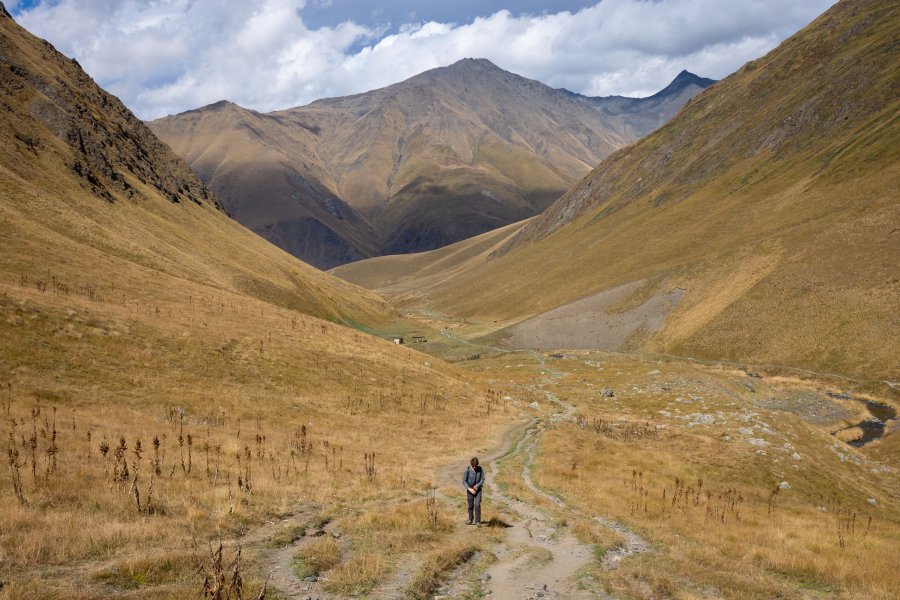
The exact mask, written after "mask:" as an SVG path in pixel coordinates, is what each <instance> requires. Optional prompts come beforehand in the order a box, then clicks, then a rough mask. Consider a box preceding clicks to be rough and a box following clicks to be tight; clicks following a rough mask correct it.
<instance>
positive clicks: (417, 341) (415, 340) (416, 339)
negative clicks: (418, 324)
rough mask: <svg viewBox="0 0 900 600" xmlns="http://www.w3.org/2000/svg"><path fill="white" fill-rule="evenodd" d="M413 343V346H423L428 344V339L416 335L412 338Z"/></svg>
mask: <svg viewBox="0 0 900 600" xmlns="http://www.w3.org/2000/svg"><path fill="white" fill-rule="evenodd" d="M412 341H413V344H422V343H424V342H427V341H428V338H426V337H425V336H424V335H414V336H412Z"/></svg>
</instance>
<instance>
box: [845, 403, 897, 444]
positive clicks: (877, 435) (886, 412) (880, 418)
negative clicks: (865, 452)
mask: <svg viewBox="0 0 900 600" xmlns="http://www.w3.org/2000/svg"><path fill="white" fill-rule="evenodd" d="M838 397H840V398H843V399H845V400H855V401H857V402H862V403H863V404H865V405H866V408H867V409H868V410H869V412H870V413H871V414H872V418H871V419H866V420H864V421H860V422H859V423H857V424H855V425H851V426H850V427H848V428H847V429H850V428H851V427H859V428H860V429H862V432H863V433H862V435H861V436H860V437H858V438H856V439H855V440H851V441H849V442H847V443H848V444H849V445H851V446H853V447H854V448H862V447H863V446H865V445H866V444H868V443H869V442H874V441H875V440H877V439H881V436H882V435H884V426H885V423H887V422H888V421H891V420H893V419H896V418H897V411H896V410H895V409H894V408H893V407H891V406H888V405H887V404H882V403H880V402H874V401H872V400H863V399H861V398H853V397H851V396H850V395H849V394H840V395H838Z"/></svg>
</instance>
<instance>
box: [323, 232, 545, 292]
mask: <svg viewBox="0 0 900 600" xmlns="http://www.w3.org/2000/svg"><path fill="white" fill-rule="evenodd" d="M526 223H528V221H520V222H518V223H513V224H512V225H507V226H506V227H500V228H499V229H495V230H493V231H488V232H487V233H482V234H481V235H477V236H475V237H471V238H468V239H465V240H462V241H460V242H456V243H455V244H450V245H449V246H444V247H443V248H438V249H437V250H430V251H428V252H418V253H415V254H397V255H390V256H377V257H375V258H370V259H367V260H361V261H357V262H355V263H350V264H348V265H341V266H340V267H335V268H334V269H331V271H330V272H331V273H334V274H335V275H337V276H338V277H340V278H342V279H346V280H347V281H351V282H353V283H355V284H356V285H359V286H362V287H365V288H367V289H371V290H378V291H379V292H380V293H382V294H386V295H388V296H389V297H391V298H392V299H393V300H394V301H395V302H397V303H403V302H404V301H405V300H404V298H406V297H407V296H409V297H411V298H415V297H416V295H417V294H416V290H417V289H418V288H432V287H434V286H435V285H439V284H447V283H450V282H451V280H452V278H453V277H455V276H457V275H460V274H465V272H466V270H467V269H471V268H473V267H475V266H477V265H478V264H480V263H481V262H483V261H484V260H485V259H486V258H487V257H488V256H490V254H491V253H492V252H496V251H497V250H498V249H499V248H500V247H501V246H502V245H503V244H504V243H505V242H507V241H508V240H509V239H510V238H511V237H512V236H514V235H515V234H516V233H517V232H518V231H519V230H520V229H522V227H524V226H525V224H526Z"/></svg>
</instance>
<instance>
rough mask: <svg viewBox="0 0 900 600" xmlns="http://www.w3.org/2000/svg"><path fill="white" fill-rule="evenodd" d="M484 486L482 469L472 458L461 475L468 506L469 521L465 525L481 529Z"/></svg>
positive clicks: (476, 460)
mask: <svg viewBox="0 0 900 600" xmlns="http://www.w3.org/2000/svg"><path fill="white" fill-rule="evenodd" d="M482 486H484V469H482V468H481V467H480V466H478V459H477V458H475V457H472V460H470V461H469V466H468V467H467V468H466V473H465V475H463V487H464V488H466V501H467V504H468V506H469V520H468V521H466V525H477V526H478V527H481V488H482Z"/></svg>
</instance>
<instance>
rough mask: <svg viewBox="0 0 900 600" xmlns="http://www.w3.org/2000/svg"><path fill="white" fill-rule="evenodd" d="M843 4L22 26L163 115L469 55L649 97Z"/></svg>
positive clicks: (235, 0)
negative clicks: (381, 19)
mask: <svg viewBox="0 0 900 600" xmlns="http://www.w3.org/2000/svg"><path fill="white" fill-rule="evenodd" d="M318 1H321V0H318ZM832 3H833V2H832V0H790V1H789V0H740V1H738V0H732V1H731V2H728V3H723V2H721V0H656V1H653V2H650V1H646V0H603V1H602V2H599V3H598V4H596V5H594V6H592V7H589V8H586V9H584V10H581V11H579V12H577V13H575V14H572V13H569V12H560V13H556V14H545V15H522V16H515V15H513V14H511V13H510V12H509V11H505V10H502V11H499V12H497V13H495V14H493V15H491V16H489V17H485V18H476V19H474V20H473V21H472V22H470V23H464V24H458V25H457V24H447V23H435V22H428V23H409V24H404V25H402V26H400V27H398V28H396V29H395V32H394V33H392V34H389V35H386V36H385V35H384V33H385V32H384V31H383V30H372V29H368V28H366V27H363V26H360V25H357V24H355V23H353V22H345V23H342V24H340V25H337V26H335V27H325V28H321V29H316V30H310V29H309V28H307V27H306V26H304V24H303V20H302V16H303V10H302V9H303V6H304V2H303V1H302V0H261V1H260V2H256V3H249V2H247V1H246V0H58V1H57V2H54V3H52V4H50V3H47V2H42V3H41V4H39V5H38V6H36V7H35V8H32V9H27V10H23V11H22V13H21V14H20V15H18V17H17V18H18V20H19V21H20V22H21V23H22V24H23V25H24V26H25V27H27V28H28V29H30V30H31V31H33V32H35V33H36V34H37V35H40V36H42V37H45V38H47V39H48V40H50V41H51V42H52V43H53V44H55V45H56V46H57V47H58V48H59V49H60V50H61V51H63V52H65V53H66V54H69V55H71V56H74V57H75V58H77V59H78V61H79V62H80V63H81V64H82V65H83V66H84V67H85V69H86V70H87V71H88V72H89V73H90V74H91V75H92V76H93V77H94V78H95V79H97V81H98V82H100V83H101V84H102V85H104V86H105V87H107V89H109V90H110V91H112V92H113V93H115V94H117V95H118V96H119V97H121V98H122V100H123V101H124V102H125V103H126V104H127V105H128V106H129V107H130V108H131V109H132V110H134V111H135V113H137V114H138V115H139V116H141V117H143V118H155V117H158V116H162V115H165V114H168V113H173V112H178V111H182V110H186V109H190V108H196V107H197V106H201V105H204V104H208V103H210V102H215V101H217V100H221V99H228V100H232V101H234V102H236V103H238V104H240V105H242V106H247V107H250V108H255V109H257V110H264V111H266V110H274V109H277V108H286V107H290V106H297V105H301V104H305V103H308V102H311V101H312V100H315V99H317V98H322V97H327V96H339V95H345V94H350V93H357V92H362V91H366V90H370V89H373V88H376V87H381V86H384V85H388V84H390V83H394V82H397V81H400V80H403V79H405V78H407V77H411V76H412V75H415V74H417V73H420V72H421V71H424V70H426V69H430V68H434V67H438V66H442V65H447V64H450V63H453V62H455V61H457V60H459V59H461V58H465V57H483V58H488V59H490V60H492V61H493V62H495V63H496V64H497V65H499V66H500V67H502V68H504V69H508V70H510V71H513V72H515V73H519V74H521V75H524V76H526V77H531V78H533V79H538V80H540V81H543V82H545V83H547V84H549V85H552V86H554V87H566V88H568V89H570V90H573V91H578V92H582V93H585V94H591V95H606V94H625V95H647V94H651V93H653V92H655V91H657V90H659V89H660V88H662V87H663V86H664V85H666V84H667V83H668V82H669V81H670V80H671V79H672V78H673V77H674V76H675V75H676V74H677V73H678V72H679V71H680V70H681V69H685V68H686V69H688V70H690V71H692V72H694V73H697V74H699V75H703V76H707V77H714V78H720V77H724V76H725V75H727V74H729V73H731V72H732V71H734V70H735V69H737V68H738V67H739V66H740V65H741V64H743V63H744V62H746V61H748V60H751V59H753V58H757V57H759V56H761V55H762V54H764V53H765V52H767V51H768V50H770V49H771V48H773V47H774V46H776V45H777V44H778V43H779V42H780V41H781V40H782V39H784V38H785V37H787V36H789V35H790V34H792V33H793V32H794V31H796V30H797V29H799V28H800V27H802V26H804V25H805V24H806V23H808V22H809V21H811V20H812V19H813V18H815V17H816V16H817V15H818V14H819V13H821V12H823V11H824V10H825V9H826V8H828V6H830V5H831V4H832ZM361 46H362V47H361Z"/></svg>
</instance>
